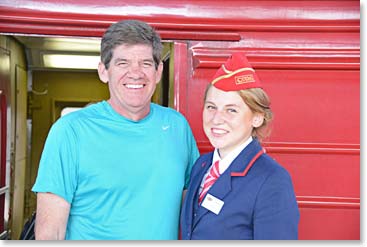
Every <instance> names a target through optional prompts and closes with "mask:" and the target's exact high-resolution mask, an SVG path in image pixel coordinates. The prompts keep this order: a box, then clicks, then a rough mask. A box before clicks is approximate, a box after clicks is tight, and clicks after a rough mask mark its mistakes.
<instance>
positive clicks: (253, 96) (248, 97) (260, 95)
mask: <svg viewBox="0 0 367 247" xmlns="http://www.w3.org/2000/svg"><path fill="white" fill-rule="evenodd" d="M238 94H239V95H240V96H241V98H242V99H243V101H244V102H245V103H246V105H247V106H248V107H249V108H250V109H251V111H252V112H253V113H260V114H261V115H263V116H264V121H263V123H262V124H261V125H260V126H259V127H257V128H254V129H253V130H252V136H253V137H256V138H257V139H259V141H263V140H264V139H265V138H267V137H269V135H270V132H271V126H270V123H271V122H272V120H273V112H272V110H271V109H270V103H271V102H270V99H269V96H268V95H267V94H266V92H265V91H264V90H263V89H262V88H250V89H246V90H240V91H238Z"/></svg>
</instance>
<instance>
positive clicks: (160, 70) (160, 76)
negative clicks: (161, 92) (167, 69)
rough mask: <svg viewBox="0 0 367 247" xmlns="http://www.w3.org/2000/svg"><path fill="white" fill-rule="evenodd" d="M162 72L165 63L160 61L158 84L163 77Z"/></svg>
mask: <svg viewBox="0 0 367 247" xmlns="http://www.w3.org/2000/svg"><path fill="white" fill-rule="evenodd" d="M162 73H163V63H162V62H160V63H159V65H158V68H157V76H156V82H155V83H156V84H158V83H159V82H160V80H161V79H162Z"/></svg>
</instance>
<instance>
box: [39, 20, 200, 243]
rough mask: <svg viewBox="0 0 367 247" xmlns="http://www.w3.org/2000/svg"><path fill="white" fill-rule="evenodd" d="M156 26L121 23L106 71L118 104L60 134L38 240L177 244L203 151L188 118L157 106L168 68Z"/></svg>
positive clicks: (105, 48) (51, 147)
mask: <svg viewBox="0 0 367 247" xmlns="http://www.w3.org/2000/svg"><path fill="white" fill-rule="evenodd" d="M161 51H162V44H161V39H160V37H159V35H158V34H157V33H156V32H155V31H154V29H153V28H152V27H151V26H149V25H148V24H146V23H144V22H141V21H135V20H127V21H121V22H118V23H115V24H112V25H111V26H110V27H109V28H108V30H107V31H106V33H105V34H104V36H103V38H102V43H101V62H100V64H99V66H98V74H99V77H100V79H101V81H103V82H104V83H108V87H109V91H110V98H109V99H108V100H107V101H102V102H99V103H97V104H93V105H90V106H88V107H86V108H84V109H82V110H80V111H77V112H73V113H70V114H68V115H66V116H64V117H62V118H60V119H59V120H58V121H57V122H56V123H55V124H54V125H53V126H52V128H51V130H50V133H49V135H48V137H47V140H46V143H45V147H44V150H43V153H42V157H41V161H40V167H39V171H38V176H37V180H36V183H35V185H34V187H33V189H32V190H33V191H35V192H37V220H36V229H35V231H36V239H90V240H91V239H100V240H106V239H119V240H120V239H128V240H138V239H147V240H151V239H160V240H163V239H177V236H178V225H179V213H180V205H181V196H182V191H183V190H184V189H185V188H186V186H187V183H188V181H189V175H190V171H191V167H192V165H193V163H194V161H195V160H196V158H197V157H198V155H199V152H198V149H197V146H196V143H195V140H194V137H193V135H192V132H191V129H190V127H189V125H188V123H187V121H186V119H185V118H184V117H183V116H182V115H181V114H180V113H178V112H176V111H174V110H173V109H170V108H165V107H162V106H159V105H156V104H153V103H151V97H152V95H153V93H154V90H155V88H156V85H157V84H158V82H159V81H160V78H161V74H162V69H163V64H162V62H161Z"/></svg>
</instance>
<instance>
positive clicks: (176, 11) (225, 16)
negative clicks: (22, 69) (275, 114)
mask: <svg viewBox="0 0 367 247" xmlns="http://www.w3.org/2000/svg"><path fill="white" fill-rule="evenodd" d="M128 18H137V19H142V20H144V21H147V22H149V23H151V24H152V25H153V26H155V27H157V29H158V30H159V31H160V32H161V33H162V37H163V38H165V39H192V40H239V39H240V37H239V33H240V32H241V30H247V31H255V32H257V31H271V32H274V31H280V32H282V31H296V32H299V31H303V32H310V31H316V32H320V31H321V32H322V31H333V32H340V31H347V32H357V31H358V30H359V21H358V20H359V1H349V0H344V1H322V2H320V3H319V2H318V1H282V0H277V1H261V3H259V2H258V1H254V0H253V1H246V2H244V1H235V0H232V1H226V2H225V4H223V3H222V2H221V1H194V0H191V1H178V0H173V1H159V0H151V1H148V2H147V1H141V0H140V1H132V0H127V1H118V0H113V1H103V2H101V1H98V0H83V1H73V0H67V1H58V0H47V1H46V0H41V1H40V0H38V1H37V0H17V1H16V2H14V1H13V0H2V1H1V2H0V30H1V32H6V33H29V34H54V35H67V36H75V35H77V36H101V35H102V33H103V32H104V30H105V28H106V27H107V26H109V25H110V24H111V23H112V22H114V21H117V20H120V19H128Z"/></svg>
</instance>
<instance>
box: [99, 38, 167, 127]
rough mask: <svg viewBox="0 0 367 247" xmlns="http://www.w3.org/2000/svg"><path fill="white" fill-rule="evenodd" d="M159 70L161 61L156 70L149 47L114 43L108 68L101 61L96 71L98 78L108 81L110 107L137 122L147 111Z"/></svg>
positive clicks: (161, 67) (160, 70)
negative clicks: (114, 46)
mask: <svg viewBox="0 0 367 247" xmlns="http://www.w3.org/2000/svg"><path fill="white" fill-rule="evenodd" d="M162 69H163V65H162V64H160V65H159V66H158V69H157V70H156V69H155V65H154V59H153V51H152V47H151V46H149V45H144V44H137V45H120V46H117V47H116V48H115V49H114V51H113V56H112V59H111V62H110V67H109V68H108V69H106V68H105V66H104V65H103V64H102V63H101V64H100V65H99V69H98V72H99V76H100V78H101V80H102V81H104V82H108V86H109V90H110V99H109V103H110V104H111V106H112V107H113V108H114V109H115V110H116V111H117V112H118V113H120V114H121V115H123V116H125V117H127V118H130V119H132V120H135V121H136V120H139V119H142V118H144V117H145V116H146V115H147V114H148V113H149V111H150V101H151V98H152V95H153V93H154V90H155V88H156V85H157V84H158V82H159V81H160V79H161V75H162Z"/></svg>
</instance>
